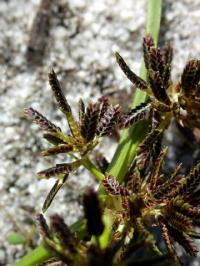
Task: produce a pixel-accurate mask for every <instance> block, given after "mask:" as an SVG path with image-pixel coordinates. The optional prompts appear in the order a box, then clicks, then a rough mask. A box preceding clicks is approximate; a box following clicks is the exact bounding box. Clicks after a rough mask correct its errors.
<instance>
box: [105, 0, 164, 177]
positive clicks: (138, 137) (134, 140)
mask: <svg viewBox="0 0 200 266" xmlns="http://www.w3.org/2000/svg"><path fill="white" fill-rule="evenodd" d="M161 7H162V0H147V21H146V34H148V33H149V34H151V35H152V37H153V39H154V43H155V45H157V43H158V35H159V29H160V19H161ZM140 76H141V77H142V78H143V79H144V80H146V79H147V75H146V69H145V66H144V62H142V65H141V69H140ZM145 100H146V93H144V92H142V91H140V90H138V89H137V90H136V93H135V95H134V99H133V103H132V108H134V107H136V106H137V105H139V104H141V103H142V102H145ZM146 130H147V123H145V122H140V123H138V124H137V125H135V126H133V127H131V128H130V129H127V130H124V132H123V134H122V136H121V139H120V143H119V145H118V147H117V149H116V152H115V154H114V156H113V159H112V162H111V164H110V166H109V169H108V170H109V173H110V174H112V175H114V176H115V177H117V179H118V180H119V181H122V180H123V178H124V175H125V173H126V172H127V169H128V167H129V165H130V163H131V161H132V160H133V158H134V156H135V154H136V151H137V148H138V146H139V144H140V143H141V141H142V140H143V139H144V137H145V133H146Z"/></svg>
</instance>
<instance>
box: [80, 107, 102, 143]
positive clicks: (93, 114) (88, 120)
mask: <svg viewBox="0 0 200 266" xmlns="http://www.w3.org/2000/svg"><path fill="white" fill-rule="evenodd" d="M98 120H99V104H92V103H91V104H89V106H88V107H87V109H86V112H85V114H84V118H83V121H82V124H81V135H82V136H83V137H84V138H85V139H86V141H87V142H90V141H92V140H93V139H94V137H95V133H96V129H97V123H98Z"/></svg>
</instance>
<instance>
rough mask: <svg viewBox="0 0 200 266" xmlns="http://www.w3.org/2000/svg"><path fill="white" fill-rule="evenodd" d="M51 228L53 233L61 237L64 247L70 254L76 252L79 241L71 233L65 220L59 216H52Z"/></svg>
mask: <svg viewBox="0 0 200 266" xmlns="http://www.w3.org/2000/svg"><path fill="white" fill-rule="evenodd" d="M51 228H52V230H53V232H54V233H55V234H56V236H57V237H59V240H60V241H61V243H62V245H63V246H64V247H65V248H66V249H67V250H68V251H69V252H70V253H75V252H76V245H77V239H76V238H75V235H74V234H73V233H72V232H71V230H70V229H69V227H68V226H67V225H66V223H65V222H64V220H63V218H62V217H60V216H59V215H58V214H54V215H52V216H51Z"/></svg>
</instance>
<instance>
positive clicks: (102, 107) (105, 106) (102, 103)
mask: <svg viewBox="0 0 200 266" xmlns="http://www.w3.org/2000/svg"><path fill="white" fill-rule="evenodd" d="M98 102H99V104H100V106H99V109H100V113H99V119H101V118H102V117H103V115H104V113H105V112H106V111H107V109H108V107H109V105H110V104H109V100H108V98H107V97H105V96H101V97H100V98H99V99H98Z"/></svg>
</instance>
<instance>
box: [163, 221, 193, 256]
mask: <svg viewBox="0 0 200 266" xmlns="http://www.w3.org/2000/svg"><path fill="white" fill-rule="evenodd" d="M168 230H169V233H170V235H171V236H172V237H173V238H174V240H175V241H176V242H178V243H179V244H180V245H181V246H182V247H183V248H184V249H185V251H186V252H187V253H188V254H190V256H193V257H196V256H197V253H198V249H197V247H196V246H195V245H194V243H193V241H192V239H191V238H190V237H189V236H188V235H187V234H185V233H184V232H181V231H178V230H176V229H175V228H173V227H171V226H168Z"/></svg>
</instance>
